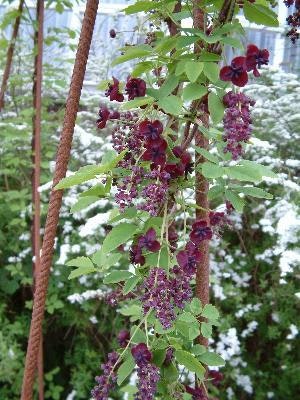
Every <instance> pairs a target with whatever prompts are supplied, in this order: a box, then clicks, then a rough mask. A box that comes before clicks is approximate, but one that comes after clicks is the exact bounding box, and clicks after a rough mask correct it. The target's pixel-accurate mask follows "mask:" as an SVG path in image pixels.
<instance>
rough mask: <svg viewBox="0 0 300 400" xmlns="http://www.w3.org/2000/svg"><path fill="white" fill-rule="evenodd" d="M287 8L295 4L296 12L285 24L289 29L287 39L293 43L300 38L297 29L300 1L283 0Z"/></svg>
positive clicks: (299, 18)
mask: <svg viewBox="0 0 300 400" xmlns="http://www.w3.org/2000/svg"><path fill="white" fill-rule="evenodd" d="M284 3H285V5H286V6H287V7H290V6H292V5H293V4H295V9H296V11H295V12H294V13H293V14H291V15H289V16H288V17H287V19H286V20H287V23H288V25H289V26H290V27H291V29H290V30H289V31H288V32H287V34H286V35H287V37H289V38H290V39H291V41H292V42H293V43H295V42H296V40H297V39H299V37H300V33H299V30H298V28H300V0H284Z"/></svg>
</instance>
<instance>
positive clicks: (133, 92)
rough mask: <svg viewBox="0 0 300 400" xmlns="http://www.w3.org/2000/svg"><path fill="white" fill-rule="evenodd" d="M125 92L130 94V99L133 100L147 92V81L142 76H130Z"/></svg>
mask: <svg viewBox="0 0 300 400" xmlns="http://www.w3.org/2000/svg"><path fill="white" fill-rule="evenodd" d="M125 92H126V93H127V94H128V100H133V99H134V98H135V97H143V96H145V93H146V82H145V81H144V80H143V79H140V78H129V79H128V80H127V83H126V88H125Z"/></svg>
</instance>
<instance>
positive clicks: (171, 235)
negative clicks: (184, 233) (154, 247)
mask: <svg viewBox="0 0 300 400" xmlns="http://www.w3.org/2000/svg"><path fill="white" fill-rule="evenodd" d="M177 241H178V233H177V231H176V229H175V226H174V225H171V226H169V229H168V242H169V244H170V247H171V251H174V250H175V249H176V248H177Z"/></svg>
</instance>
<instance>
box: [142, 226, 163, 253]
mask: <svg viewBox="0 0 300 400" xmlns="http://www.w3.org/2000/svg"><path fill="white" fill-rule="evenodd" d="M138 246H139V247H140V248H143V247H145V248H146V249H147V250H149V251H153V252H157V251H158V250H159V249H160V244H159V242H158V241H157V240H156V232H155V229H154V228H150V229H148V231H147V232H146V233H145V235H143V236H140V238H139V240H138Z"/></svg>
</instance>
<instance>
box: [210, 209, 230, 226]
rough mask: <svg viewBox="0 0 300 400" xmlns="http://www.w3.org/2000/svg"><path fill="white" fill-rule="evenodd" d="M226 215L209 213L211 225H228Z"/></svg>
mask: <svg viewBox="0 0 300 400" xmlns="http://www.w3.org/2000/svg"><path fill="white" fill-rule="evenodd" d="M225 220H226V217H225V213H223V212H210V213H209V223H210V225H211V226H216V225H224V222H225V223H226V221H225Z"/></svg>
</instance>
